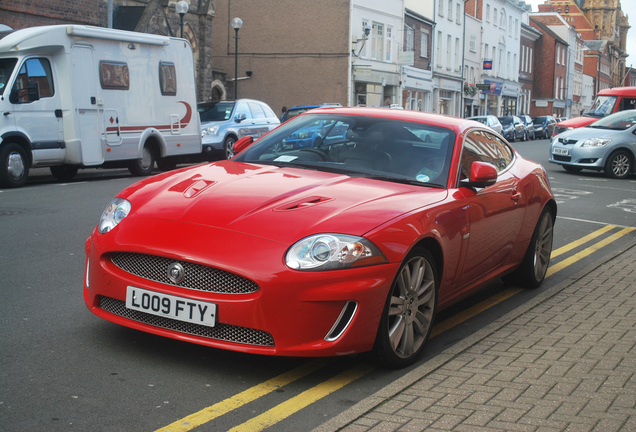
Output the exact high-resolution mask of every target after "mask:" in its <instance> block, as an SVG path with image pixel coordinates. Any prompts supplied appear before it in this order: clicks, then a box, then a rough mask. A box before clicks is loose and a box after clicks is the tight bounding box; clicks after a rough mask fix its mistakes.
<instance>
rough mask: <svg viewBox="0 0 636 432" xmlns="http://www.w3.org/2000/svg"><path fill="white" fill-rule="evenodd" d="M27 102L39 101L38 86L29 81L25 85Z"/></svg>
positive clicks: (36, 83)
mask: <svg viewBox="0 0 636 432" xmlns="http://www.w3.org/2000/svg"><path fill="white" fill-rule="evenodd" d="M27 92H28V98H29V102H33V101H36V100H40V84H39V83H38V82H37V81H29V83H28V84H27Z"/></svg>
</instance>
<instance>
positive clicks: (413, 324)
mask: <svg viewBox="0 0 636 432" xmlns="http://www.w3.org/2000/svg"><path fill="white" fill-rule="evenodd" d="M438 283H439V277H438V275H437V267H436V266H435V260H434V259H433V256H432V255H431V254H430V252H429V251H428V250H426V249H424V248H421V247H416V248H415V249H413V251H411V252H410V253H409V254H408V255H407V257H406V259H405V260H404V263H403V264H402V266H401V267H400V270H399V271H398V273H397V275H396V277H395V280H394V281H393V284H392V286H391V290H390V292H389V295H388V297H387V299H386V303H385V305H384V310H383V311H382V317H381V319H380V325H379V327H378V333H377V335H376V340H375V345H374V348H373V354H374V356H375V358H376V360H378V361H379V362H380V363H382V364H384V365H386V366H389V367H391V368H402V367H406V366H408V365H410V364H413V363H415V362H416V361H417V359H418V357H419V356H420V354H421V353H422V351H423V350H424V346H425V344H426V341H427V340H428V338H429V336H430V334H431V330H432V328H433V320H434V319H435V312H436V309H437V287H438Z"/></svg>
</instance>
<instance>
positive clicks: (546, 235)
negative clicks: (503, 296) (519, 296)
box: [505, 208, 554, 289]
mask: <svg viewBox="0 0 636 432" xmlns="http://www.w3.org/2000/svg"><path fill="white" fill-rule="evenodd" d="M553 237H554V214H553V213H552V210H551V209H550V208H545V209H543V212H542V213H541V216H539V221H538V222H537V226H536V227H535V229H534V233H532V239H531V240H530V245H529V246H528V250H527V251H526V255H525V256H524V258H523V261H521V264H520V265H519V267H517V269H516V270H515V271H514V272H513V273H511V274H510V275H508V276H506V277H505V281H506V282H507V283H514V284H517V285H520V286H523V287H525V288H531V289H534V288H538V287H539V285H541V283H542V282H543V279H545V275H546V273H547V272H548V266H549V265H550V255H551V254H552V239H553Z"/></svg>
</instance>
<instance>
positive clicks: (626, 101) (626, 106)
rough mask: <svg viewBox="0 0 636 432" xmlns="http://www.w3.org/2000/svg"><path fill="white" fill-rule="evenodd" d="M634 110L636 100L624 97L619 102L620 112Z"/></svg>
mask: <svg viewBox="0 0 636 432" xmlns="http://www.w3.org/2000/svg"><path fill="white" fill-rule="evenodd" d="M631 109H636V98H631V97H624V98H623V100H622V101H621V110H622V111H624V110H631Z"/></svg>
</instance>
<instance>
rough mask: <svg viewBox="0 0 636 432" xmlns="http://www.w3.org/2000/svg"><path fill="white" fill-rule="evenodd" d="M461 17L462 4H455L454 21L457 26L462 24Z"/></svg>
mask: <svg viewBox="0 0 636 432" xmlns="http://www.w3.org/2000/svg"><path fill="white" fill-rule="evenodd" d="M462 15H464V14H463V13H462V4H461V3H457V5H456V6H455V21H456V22H457V24H461V23H462Z"/></svg>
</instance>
